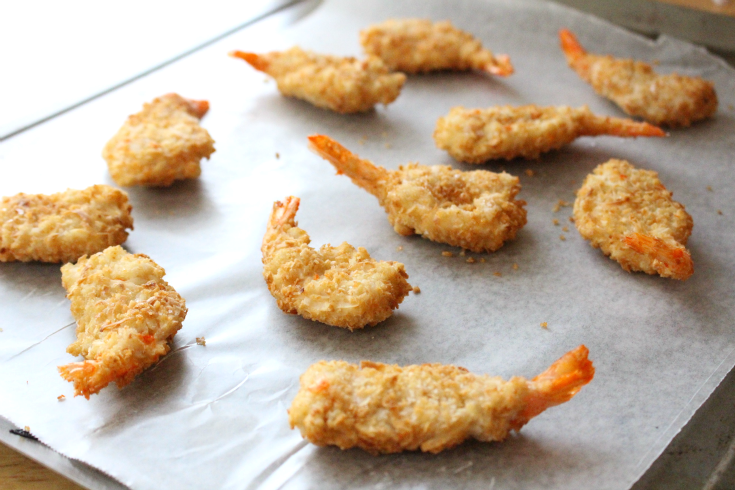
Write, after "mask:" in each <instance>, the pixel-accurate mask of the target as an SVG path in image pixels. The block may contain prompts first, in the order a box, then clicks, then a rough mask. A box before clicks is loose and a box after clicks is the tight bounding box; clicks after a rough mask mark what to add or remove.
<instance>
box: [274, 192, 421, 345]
mask: <svg viewBox="0 0 735 490" xmlns="http://www.w3.org/2000/svg"><path fill="white" fill-rule="evenodd" d="M298 209H299V198H298V197H287V198H286V199H285V200H284V201H283V202H280V201H276V203H275V204H273V212H272V213H271V216H270V219H269V220H268V227H267V229H266V232H265V236H264V237H263V246H262V248H261V251H262V252H263V277H264V278H265V282H266V283H267V284H268V289H269V290H270V292H271V294H272V295H273V297H274V298H276V301H277V302H278V307H279V308H280V309H281V310H283V311H284V312H286V313H289V314H299V315H301V316H303V317H304V318H307V319H309V320H314V321H318V322H322V323H326V324H327V325H333V326H335V327H343V328H348V329H350V330H354V329H356V328H363V327H365V326H366V325H376V324H378V323H380V322H382V321H383V320H385V319H386V318H388V317H389V316H391V315H392V314H393V310H394V309H396V308H398V305H399V304H400V303H401V302H402V301H403V298H405V297H406V296H407V295H408V293H409V292H410V291H411V285H410V284H409V283H408V281H407V279H408V274H406V271H405V268H404V266H403V264H401V263H398V262H383V261H380V262H378V261H376V260H375V259H373V258H371V257H370V255H369V254H368V253H367V251H366V250H365V249H364V248H362V247H360V248H357V249H355V247H353V246H352V245H350V244H348V243H346V242H345V243H343V244H342V245H340V246H338V247H332V246H331V245H324V246H322V247H321V248H320V249H319V250H315V249H313V248H312V247H310V246H309V242H310V239H309V235H308V234H307V233H306V232H305V231H304V230H302V229H301V228H298V227H297V223H296V221H295V217H296V211H298Z"/></svg>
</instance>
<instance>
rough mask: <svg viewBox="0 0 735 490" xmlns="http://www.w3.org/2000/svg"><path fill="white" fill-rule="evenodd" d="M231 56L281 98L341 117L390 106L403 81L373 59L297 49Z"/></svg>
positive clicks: (238, 53) (403, 77)
mask: <svg viewBox="0 0 735 490" xmlns="http://www.w3.org/2000/svg"><path fill="white" fill-rule="evenodd" d="M230 56H233V57H235V58H241V59H243V60H245V61H247V62H248V63H250V65H251V66H252V67H253V68H255V69H256V70H259V71H262V72H264V73H267V74H268V75H270V76H272V77H273V78H274V79H275V80H276V83H277V84H278V90H280V91H281V93H282V94H283V95H285V96H288V97H296V98H297V99H302V100H305V101H307V102H309V103H311V104H313V105H315V106H317V107H322V108H325V109H330V110H333V111H335V112H339V113H342V114H349V113H353V112H364V111H368V110H370V109H372V108H373V107H374V106H375V104H378V103H381V104H385V105H387V104H390V103H391V102H393V101H394V100H396V97H398V95H399V94H400V93H401V88H403V84H404V82H405V81H406V75H404V74H403V73H390V71H389V70H388V68H387V67H386V66H385V64H384V63H383V62H382V61H381V60H380V58H377V57H375V56H368V57H367V58H366V59H364V60H358V59H356V58H352V57H348V58H345V57H341V56H328V55H321V54H316V53H312V52H311V51H304V50H302V49H301V48H299V47H293V48H291V49H289V50H288V51H283V52H277V51H276V52H272V53H267V54H261V55H258V54H255V53H244V52H242V51H233V52H231V53H230Z"/></svg>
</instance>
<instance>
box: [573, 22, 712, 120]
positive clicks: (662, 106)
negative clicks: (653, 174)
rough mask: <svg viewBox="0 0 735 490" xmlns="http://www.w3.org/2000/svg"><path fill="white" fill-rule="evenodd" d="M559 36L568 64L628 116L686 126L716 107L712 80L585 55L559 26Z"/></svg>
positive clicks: (632, 61)
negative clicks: (663, 73)
mask: <svg viewBox="0 0 735 490" xmlns="http://www.w3.org/2000/svg"><path fill="white" fill-rule="evenodd" d="M559 36H560V38H561V45H562V49H563V50H564V54H565V55H566V57H567V61H568V62H569V66H571V67H572V69H573V70H574V71H576V72H577V74H578V75H579V76H580V77H581V78H582V79H583V80H584V81H586V82H587V83H589V84H590V85H592V88H593V89H595V92H597V93H598V94H600V95H602V96H603V97H607V98H608V99H610V100H612V101H613V102H615V103H616V104H617V105H618V106H620V108H621V109H623V110H624V111H625V112H626V113H627V114H630V115H631V116H640V117H642V118H643V119H645V120H646V121H648V122H650V123H653V124H656V125H666V126H672V127H677V126H682V127H686V126H689V125H691V124H692V123H693V122H696V121H699V120H701V119H706V118H708V117H710V116H711V115H712V114H714V113H715V111H716V110H717V94H716V93H715V87H714V85H713V84H712V82H708V81H706V80H703V79H701V78H698V77H686V76H681V75H678V74H676V73H673V74H671V75H659V74H657V73H656V72H655V71H653V68H651V65H649V64H647V63H643V62H640V61H634V60H629V59H617V58H613V57H612V56H601V55H596V54H588V53H587V52H586V51H585V50H584V48H582V46H581V45H580V44H579V42H578V41H577V38H576V37H575V36H574V34H572V33H571V32H570V31H568V30H566V29H562V30H561V31H560V32H559Z"/></svg>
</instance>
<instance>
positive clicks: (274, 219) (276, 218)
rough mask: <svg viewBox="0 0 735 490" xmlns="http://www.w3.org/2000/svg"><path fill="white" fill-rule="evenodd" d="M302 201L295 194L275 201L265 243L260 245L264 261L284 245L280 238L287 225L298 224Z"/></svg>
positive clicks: (289, 226)
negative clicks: (297, 213)
mask: <svg viewBox="0 0 735 490" xmlns="http://www.w3.org/2000/svg"><path fill="white" fill-rule="evenodd" d="M300 203H301V199H299V198H298V197H295V196H288V197H287V198H286V199H284V200H283V202H281V201H276V202H274V203H273V211H271V216H270V218H269V219H268V227H267V229H266V230H265V235H264V236H263V244H262V246H261V247H260V251H261V252H262V253H263V261H265V260H266V258H267V257H269V256H270V255H271V254H273V253H274V252H275V251H276V250H278V249H279V248H280V247H281V246H283V243H281V242H282V240H279V238H282V236H283V235H282V234H283V233H284V232H285V231H286V228H287V225H288V228H294V227H296V226H298V224H297V223H296V212H297V211H298V210H299V204H300ZM307 243H308V240H307Z"/></svg>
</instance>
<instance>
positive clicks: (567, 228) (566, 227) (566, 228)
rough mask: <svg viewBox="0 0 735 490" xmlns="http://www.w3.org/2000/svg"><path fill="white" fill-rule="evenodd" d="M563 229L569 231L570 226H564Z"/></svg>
mask: <svg viewBox="0 0 735 490" xmlns="http://www.w3.org/2000/svg"><path fill="white" fill-rule="evenodd" d="M561 231H569V227H568V226H562V228H561Z"/></svg>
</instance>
